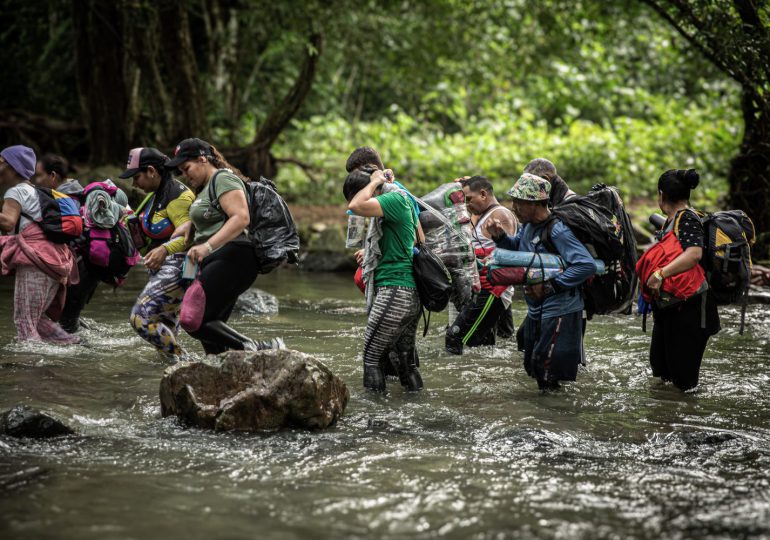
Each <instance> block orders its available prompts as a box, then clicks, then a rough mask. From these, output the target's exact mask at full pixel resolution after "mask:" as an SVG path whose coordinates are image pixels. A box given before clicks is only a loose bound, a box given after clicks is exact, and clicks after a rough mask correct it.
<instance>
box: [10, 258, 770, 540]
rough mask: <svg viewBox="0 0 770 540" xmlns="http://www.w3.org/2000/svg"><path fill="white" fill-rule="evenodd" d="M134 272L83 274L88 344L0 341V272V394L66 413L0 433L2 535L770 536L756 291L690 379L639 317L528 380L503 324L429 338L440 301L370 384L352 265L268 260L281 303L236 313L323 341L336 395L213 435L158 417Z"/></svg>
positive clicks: (270, 332) (765, 327) (603, 327)
mask: <svg viewBox="0 0 770 540" xmlns="http://www.w3.org/2000/svg"><path fill="white" fill-rule="evenodd" d="M142 284H143V272H142V271H141V270H137V271H135V272H134V273H133V275H132V276H130V279H129V280H128V282H127V283H126V284H125V285H124V287H122V288H121V289H118V290H117V292H115V293H113V292H112V291H110V290H107V289H99V290H98V291H97V293H96V296H95V298H94V300H93V301H92V303H91V304H90V305H89V306H88V307H87V309H86V311H85V312H84V316H86V317H87V319H89V320H90V321H91V328H90V329H89V330H86V331H84V333H83V334H84V335H85V337H86V338H87V339H88V341H89V345H88V346H74V347H56V346H30V345H22V344H17V343H14V341H13V336H14V333H15V331H14V327H13V324H12V309H13V308H12V303H13V302H12V286H13V285H12V281H10V280H8V279H3V280H2V281H0V298H2V302H1V305H0V320H2V321H3V323H2V325H0V409H1V410H6V409H8V408H10V407H11V406H13V405H15V404H18V403H25V404H29V405H32V406H35V407H38V408H41V409H42V410H45V411H48V412H50V413H52V414H53V415H54V416H57V417H58V418H61V419H62V420H64V421H65V423H67V424H69V425H70V426H71V427H73V428H74V429H75V430H76V431H77V432H78V435H77V436H70V437H63V438H58V439H54V440H47V441H33V440H13V439H9V438H5V437H0V538H25V539H26V538H78V539H82V538H99V539H101V538H137V539H139V538H141V539H155V538H158V539H161V538H162V539H165V538H182V537H186V538H268V539H273V538H275V539H294V538H340V537H357V538H374V537H377V538H512V537H516V538H530V537H531V538H626V537H644V538H660V537H667V538H701V537H712V538H721V537H770V436H769V435H770V429H769V426H768V418H770V313H768V311H767V309H766V308H763V307H761V306H750V307H749V315H748V321H749V323H748V329H747V332H746V334H745V335H744V336H739V335H738V326H737V322H738V318H739V317H738V311H737V309H731V308H728V309H725V308H722V309H721V314H722V320H723V326H724V327H725V329H724V330H723V331H722V332H721V333H720V334H719V335H718V336H716V338H712V340H711V342H710V346H709V349H708V351H707V353H706V357H705V359H704V366H703V369H702V372H701V386H700V388H699V391H698V392H697V393H695V394H694V395H683V394H681V393H680V392H678V391H676V390H674V389H672V388H671V387H670V386H665V385H662V384H661V383H660V382H658V381H657V380H655V379H653V378H651V376H650V369H649V366H648V362H647V347H648V345H649V334H647V335H645V334H644V333H642V331H641V325H640V320H639V318H637V317H630V316H629V317H621V316H617V317H614V316H613V317H601V318H598V319H596V320H594V321H593V322H591V323H589V326H588V331H587V335H586V348H587V357H588V365H587V366H586V367H585V368H584V369H582V370H581V373H580V374H579V376H578V381H577V383H575V384H572V385H569V386H567V387H566V388H565V389H563V390H562V391H559V392H556V393H554V394H551V395H540V394H539V393H538V392H537V390H536V384H535V382H534V381H533V380H532V379H529V378H528V377H526V375H525V374H524V371H523V369H522V368H521V357H520V353H518V352H516V350H515V345H514V343H513V341H511V340H506V341H504V342H502V343H501V344H500V345H499V346H498V347H496V348H490V347H486V348H480V349H475V350H470V351H468V352H466V353H465V354H464V355H463V356H462V357H455V356H451V355H447V354H446V353H444V351H443V336H442V335H441V329H442V328H443V326H444V324H445V323H446V315H445V314H442V315H443V316H442V315H438V316H435V315H434V317H433V321H432V325H431V330H430V334H429V336H428V337H427V338H424V339H420V341H419V350H420V355H421V359H422V363H423V367H422V373H423V378H424V379H425V383H426V389H425V391H423V392H421V393H418V394H408V393H404V392H403V391H402V390H401V388H400V386H399V385H398V384H397V383H390V385H389V389H390V391H389V393H388V394H387V395H386V396H378V395H372V394H370V393H368V392H365V391H363V389H362V385H361V379H362V368H361V363H360V360H359V359H358V357H359V353H360V349H361V342H362V336H363V332H364V327H365V324H366V317H365V309H364V302H363V297H362V296H361V295H360V293H359V292H358V290H357V289H355V287H354V285H353V284H352V281H351V279H350V277H349V276H342V275H334V274H306V273H297V272H293V271H280V272H277V273H274V274H272V275H269V276H265V277H260V278H259V279H258V280H257V283H256V284H255V285H257V286H259V287H260V288H262V289H264V290H266V291H268V292H271V293H273V294H275V295H276V296H277V297H278V299H279V302H280V311H279V314H277V315H272V316H252V315H241V316H237V317H234V319H233V325H234V326H235V327H236V328H237V329H239V330H241V331H243V332H245V333H247V334H249V335H251V336H253V337H261V336H274V335H281V336H283V337H284V338H285V340H286V343H287V345H288V346H289V347H290V348H294V349H298V350H301V351H304V352H307V353H311V354H314V355H315V356H317V357H318V358H320V359H321V360H322V361H323V362H325V363H326V364H327V365H328V366H329V367H330V368H331V369H332V370H333V371H334V372H335V373H337V374H338V375H339V376H340V377H342V378H343V379H344V380H345V382H346V383H347V384H348V386H349V388H350V391H351V399H350V403H349V405H348V409H347V411H346V414H345V416H344V417H343V418H342V419H341V420H340V422H339V423H338V425H337V426H336V427H335V428H333V429H330V430H327V431H324V432H317V433H314V432H306V431H299V430H297V431H294V430H284V431H279V432H276V433H267V434H253V435H252V434H248V435H244V434H219V433H216V434H215V433H209V432H204V431H199V430H197V429H186V428H184V427H182V426H180V425H178V424H177V423H176V422H175V421H174V420H173V419H171V418H166V419H163V418H161V417H160V406H159V400H158V383H159V380H160V377H161V374H162V371H163V369H164V367H165V364H164V363H163V361H161V360H160V359H159V358H158V357H157V356H156V355H155V353H154V352H153V351H152V350H151V349H150V348H149V347H148V346H145V345H144V344H143V342H142V341H141V340H140V339H138V338H137V337H134V335H133V333H132V331H131V329H130V327H129V325H128V323H127V317H128V312H129V309H130V306H131V304H132V302H133V299H134V297H135V296H136V294H137V293H138V292H139V290H140V289H141V287H142ZM523 313H524V305H523V303H522V302H520V301H518V302H516V303H515V304H514V314H515V320H516V321H520V320H521V318H522V316H523ZM420 330H422V327H421V328H420ZM183 340H184V341H183V342H184V343H185V344H187V345H188V346H189V347H190V348H191V349H192V350H194V351H200V348H199V347H198V346H197V344H196V342H194V341H193V340H191V339H189V338H188V337H187V336H184V338H183Z"/></svg>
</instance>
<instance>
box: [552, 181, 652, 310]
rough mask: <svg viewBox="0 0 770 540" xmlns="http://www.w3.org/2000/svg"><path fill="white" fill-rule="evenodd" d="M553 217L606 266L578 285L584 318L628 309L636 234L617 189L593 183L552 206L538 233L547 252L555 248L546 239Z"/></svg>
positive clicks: (633, 287)
mask: <svg viewBox="0 0 770 540" xmlns="http://www.w3.org/2000/svg"><path fill="white" fill-rule="evenodd" d="M557 220H559V221H561V222H562V223H564V224H565V225H566V226H567V227H569V229H570V230H571V231H572V233H573V234H574V235H575V237H577V239H578V240H579V241H580V242H581V243H582V244H583V245H584V246H585V247H586V249H587V250H588V252H589V253H590V254H591V256H593V257H594V258H596V259H601V260H602V261H603V262H604V264H605V266H606V268H607V272H606V273H605V274H602V275H594V276H592V277H590V278H588V280H586V282H585V283H584V284H583V286H582V290H583V297H584V300H585V308H586V312H587V314H588V318H589V319H590V318H591V317H593V315H594V314H605V313H611V312H621V313H625V314H628V313H630V312H631V307H632V304H633V302H634V300H635V297H636V291H637V288H638V280H637V277H636V260H637V252H636V238H635V237H634V232H633V227H632V225H631V218H630V217H629V216H628V213H627V212H626V210H625V207H624V206H623V201H622V199H621V198H620V194H619V193H618V190H617V189H616V188H614V187H608V186H606V185H604V184H596V185H595V186H593V187H592V188H591V191H589V192H588V194H586V195H585V196H582V197H571V198H569V199H566V200H565V201H563V202H561V203H560V204H558V205H557V206H555V207H554V208H553V211H552V213H551V217H550V218H549V222H548V223H547V225H546V227H544V229H543V232H542V235H541V242H542V243H543V245H544V246H545V247H546V249H547V250H548V251H550V252H551V253H556V252H557V250H556V248H555V247H554V246H553V243H552V242H551V240H550V235H551V230H552V229H553V226H554V224H555V223H556V221H557Z"/></svg>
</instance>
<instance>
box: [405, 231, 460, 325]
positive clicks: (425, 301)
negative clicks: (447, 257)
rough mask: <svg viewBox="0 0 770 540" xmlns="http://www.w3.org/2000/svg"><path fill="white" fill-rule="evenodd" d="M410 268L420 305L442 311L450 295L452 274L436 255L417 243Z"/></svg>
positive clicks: (430, 309)
mask: <svg viewBox="0 0 770 540" xmlns="http://www.w3.org/2000/svg"><path fill="white" fill-rule="evenodd" d="M412 270H413V273H414V281H415V284H416V285H417V294H418V295H419V296H420V303H421V304H422V306H423V307H424V308H425V309H427V310H428V311H435V312H438V311H443V310H444V308H446V306H447V304H448V303H449V297H450V296H451V295H452V276H451V274H450V273H449V270H447V267H446V266H445V265H444V263H443V262H441V259H439V258H438V255H436V254H435V253H433V251H431V250H430V249H429V248H428V247H427V246H426V245H425V244H418V245H417V251H416V252H415V254H414V257H413V258H412Z"/></svg>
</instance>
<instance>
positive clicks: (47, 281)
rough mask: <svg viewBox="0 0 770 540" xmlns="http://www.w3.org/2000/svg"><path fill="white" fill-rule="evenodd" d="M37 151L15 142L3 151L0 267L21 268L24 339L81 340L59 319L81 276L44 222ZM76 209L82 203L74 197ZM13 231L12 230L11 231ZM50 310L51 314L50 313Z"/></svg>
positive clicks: (18, 290) (17, 318)
mask: <svg viewBox="0 0 770 540" xmlns="http://www.w3.org/2000/svg"><path fill="white" fill-rule="evenodd" d="M34 173H35V152H34V151H33V150H32V149H31V148H28V147H26V146H21V145H18V146H10V147H8V148H5V149H3V151H2V152H0V194H3V199H4V200H3V207H2V212H0V231H2V232H3V233H5V234H6V235H7V236H0V268H2V273H3V274H4V275H8V274H11V273H15V274H16V282H15V286H14V295H13V321H14V323H15V324H16V336H17V338H18V340H19V341H48V342H51V343H58V344H72V343H79V342H80V338H78V337H77V336H73V335H72V334H70V333H69V332H66V331H65V330H64V329H62V327H61V326H59V324H58V323H56V322H55V321H56V320H58V318H59V316H60V315H61V311H62V309H63V307H64V301H65V297H66V286H67V285H69V284H70V283H77V282H78V273H77V264H76V263H75V257H74V256H73V254H72V251H71V250H70V248H69V246H67V244H58V243H54V242H51V241H49V240H48V239H47V238H46V236H45V234H44V233H43V229H41V228H40V226H39V225H38V223H39V222H41V221H42V220H43V215H42V208H41V205H40V199H39V196H38V192H37V190H36V189H35V188H34V187H33V186H32V182H31V181H30V179H31V178H32V176H33V175H34ZM71 204H72V205H73V209H75V210H76V209H77V205H76V204H75V203H74V202H72V203H71ZM9 233H10V235H9ZM45 314H47V315H48V316H49V317H50V319H49V318H46V316H45Z"/></svg>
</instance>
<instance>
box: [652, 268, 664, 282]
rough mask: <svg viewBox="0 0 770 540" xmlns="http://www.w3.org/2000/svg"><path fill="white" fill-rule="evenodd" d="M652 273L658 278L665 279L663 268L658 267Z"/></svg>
mask: <svg viewBox="0 0 770 540" xmlns="http://www.w3.org/2000/svg"><path fill="white" fill-rule="evenodd" d="M652 275H653V276H655V277H656V278H658V279H659V280H660V281H663V270H661V269H660V268H658V269H657V270H655V271H654V272H653V273H652Z"/></svg>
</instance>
